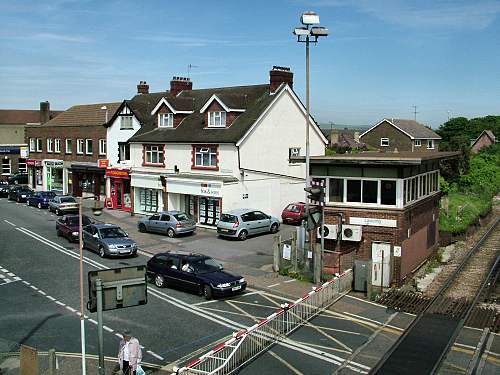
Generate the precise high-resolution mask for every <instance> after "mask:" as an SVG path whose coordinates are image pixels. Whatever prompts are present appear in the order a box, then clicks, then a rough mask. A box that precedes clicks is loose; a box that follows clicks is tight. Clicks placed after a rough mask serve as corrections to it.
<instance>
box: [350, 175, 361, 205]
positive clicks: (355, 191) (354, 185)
mask: <svg viewBox="0 0 500 375" xmlns="http://www.w3.org/2000/svg"><path fill="white" fill-rule="evenodd" d="M347 202H361V180H347Z"/></svg>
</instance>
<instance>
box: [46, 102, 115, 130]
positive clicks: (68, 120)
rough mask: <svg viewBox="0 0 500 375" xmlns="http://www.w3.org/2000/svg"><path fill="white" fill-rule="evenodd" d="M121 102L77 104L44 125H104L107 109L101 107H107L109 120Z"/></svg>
mask: <svg viewBox="0 0 500 375" xmlns="http://www.w3.org/2000/svg"><path fill="white" fill-rule="evenodd" d="M121 104H122V103H121V102H119V103H97V104H83V105H75V106H73V107H71V108H70V109H68V110H67V111H64V112H63V113H61V114H60V115H59V116H57V117H56V118H54V119H52V120H50V121H48V122H46V123H45V125H44V126H95V125H104V124H105V122H106V111H105V110H103V109H101V108H102V107H103V106H106V107H107V111H108V120H110V119H111V118H112V117H113V115H114V113H115V112H116V110H117V109H118V108H119V107H120V105H121Z"/></svg>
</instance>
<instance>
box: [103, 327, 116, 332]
mask: <svg viewBox="0 0 500 375" xmlns="http://www.w3.org/2000/svg"><path fill="white" fill-rule="evenodd" d="M102 328H103V329H105V330H106V331H108V332H114V330H113V329H111V328H109V327H108V326H102Z"/></svg>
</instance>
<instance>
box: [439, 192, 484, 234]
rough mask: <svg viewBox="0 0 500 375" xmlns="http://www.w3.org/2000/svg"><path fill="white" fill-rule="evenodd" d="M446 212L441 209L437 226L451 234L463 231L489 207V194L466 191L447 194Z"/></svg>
mask: <svg viewBox="0 0 500 375" xmlns="http://www.w3.org/2000/svg"><path fill="white" fill-rule="evenodd" d="M448 199H449V205H448V214H446V212H445V211H444V210H441V214H440V217H439V228H440V230H442V231H446V232H451V233H453V234H460V233H465V231H466V230H467V228H468V227H469V225H471V224H474V223H476V222H477V220H478V218H479V217H480V216H484V215H486V213H487V212H488V211H489V210H490V209H491V196H489V195H476V194H471V193H467V192H450V193H449V194H448Z"/></svg>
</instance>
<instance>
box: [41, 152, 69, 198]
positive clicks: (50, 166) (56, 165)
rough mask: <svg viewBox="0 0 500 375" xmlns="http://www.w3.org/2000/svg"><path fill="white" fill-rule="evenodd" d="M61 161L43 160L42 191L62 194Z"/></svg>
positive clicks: (62, 164) (62, 165)
mask: <svg viewBox="0 0 500 375" xmlns="http://www.w3.org/2000/svg"><path fill="white" fill-rule="evenodd" d="M63 167H64V161H63V160H52V159H45V160H43V176H44V179H43V190H47V191H48V190H55V191H59V192H61V193H62V192H63Z"/></svg>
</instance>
